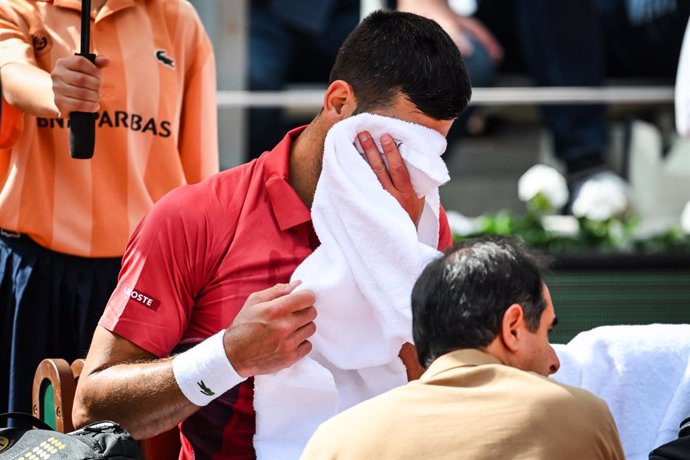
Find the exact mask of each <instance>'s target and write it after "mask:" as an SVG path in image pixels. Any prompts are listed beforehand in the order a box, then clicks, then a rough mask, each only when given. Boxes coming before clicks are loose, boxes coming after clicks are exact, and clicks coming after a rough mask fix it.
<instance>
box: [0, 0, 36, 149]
mask: <svg viewBox="0 0 690 460" xmlns="http://www.w3.org/2000/svg"><path fill="white" fill-rule="evenodd" d="M10 63H19V64H31V65H36V60H35V59H34V53H33V47H32V46H31V37H30V34H29V29H28V25H27V23H26V21H24V20H22V18H21V16H20V15H19V13H18V12H17V11H16V10H15V7H14V6H13V4H11V3H10V2H9V1H7V0H0V68H2V67H3V66H4V65H6V64H10ZM0 88H2V83H1V82H0ZM1 104H2V106H1V107H0V150H4V149H9V148H11V147H12V145H14V143H15V142H16V141H17V139H18V137H19V135H20V133H21V131H22V128H23V121H24V115H23V113H22V112H21V111H19V110H17V109H16V108H14V107H12V106H11V105H10V104H8V103H7V101H5V99H4V98H2V102H1Z"/></svg>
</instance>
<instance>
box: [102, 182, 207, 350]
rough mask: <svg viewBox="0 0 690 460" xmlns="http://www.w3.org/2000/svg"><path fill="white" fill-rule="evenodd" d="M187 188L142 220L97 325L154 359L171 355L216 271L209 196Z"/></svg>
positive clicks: (128, 246) (131, 240)
mask: <svg viewBox="0 0 690 460" xmlns="http://www.w3.org/2000/svg"><path fill="white" fill-rule="evenodd" d="M198 188H199V186H198V185H197V186H183V187H179V188H177V189H175V190H174V191H173V192H171V193H169V194H168V195H166V196H165V197H164V198H163V199H162V200H161V201H159V203H158V204H156V205H155V206H154V207H153V209H152V210H151V211H150V212H149V214H148V215H147V216H146V217H145V218H144V219H143V220H142V221H141V223H140V224H139V226H138V227H137V229H136V230H135V231H134V233H133V234H132V237H131V239H130V241H129V243H128V245H127V249H126V251H125V255H124V257H123V260H122V269H121V271H120V276H119V279H118V285H117V287H116V289H115V291H114V292H113V294H112V295H111V297H110V300H109V301H108V304H107V306H106V308H105V311H104V313H103V316H102V317H101V320H100V322H99V325H100V326H102V327H104V328H106V329H108V330H109V331H111V332H114V333H115V334H117V335H119V336H121V337H124V338H125V339H127V340H129V341H130V342H133V343H134V344H136V345H138V346H140V347H141V348H143V349H145V350H147V351H149V352H151V353H153V354H154V355H156V356H159V357H164V356H167V355H169V354H170V352H171V351H172V350H173V349H174V347H175V346H176V345H177V344H178V343H179V342H180V341H181V339H182V338H183V336H184V334H185V331H186V330H187V327H188V324H189V322H190V320H191V315H192V309H193V307H194V302H195V298H196V297H197V295H198V293H199V292H200V290H201V289H203V286H205V284H206V283H207V280H208V279H209V277H210V276H212V274H213V272H212V271H211V270H209V269H207V267H213V266H214V265H213V263H214V262H213V257H214V255H213V254H214V251H212V250H211V248H210V246H209V245H210V244H211V239H212V238H211V236H210V231H209V228H208V227H209V222H208V221H209V219H208V218H207V217H208V213H209V212H214V209H211V208H209V207H208V206H206V204H205V203H207V198H206V194H204V193H203V191H199V190H198Z"/></svg>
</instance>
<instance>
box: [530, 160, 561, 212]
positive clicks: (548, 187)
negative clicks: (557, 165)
mask: <svg viewBox="0 0 690 460" xmlns="http://www.w3.org/2000/svg"><path fill="white" fill-rule="evenodd" d="M539 193H541V194H542V195H544V197H546V199H547V200H549V203H550V204H551V207H552V208H553V209H559V208H562V207H563V206H565V204H566V203H567V202H568V184H567V183H566V181H565V178H564V177H563V176H562V175H561V174H560V173H559V172H558V171H556V170H555V169H554V168H552V167H550V166H545V165H534V166H532V167H531V168H529V169H528V170H527V171H526V172H525V173H524V174H523V175H522V177H520V180H519V181H518V196H519V197H520V200H522V201H524V202H528V201H530V200H531V199H532V198H534V197H535V196H537V195H538V194H539Z"/></svg>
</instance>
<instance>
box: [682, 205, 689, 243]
mask: <svg viewBox="0 0 690 460" xmlns="http://www.w3.org/2000/svg"><path fill="white" fill-rule="evenodd" d="M680 228H682V229H683V233H685V234H686V235H690V201H688V202H687V203H686V204H685V207H684V208H683V212H682V213H681V215H680Z"/></svg>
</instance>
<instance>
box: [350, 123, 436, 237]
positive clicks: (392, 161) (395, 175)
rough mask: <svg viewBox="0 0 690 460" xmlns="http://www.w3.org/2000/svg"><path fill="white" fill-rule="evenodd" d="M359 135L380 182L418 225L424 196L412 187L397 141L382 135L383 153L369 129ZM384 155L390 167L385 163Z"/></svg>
mask: <svg viewBox="0 0 690 460" xmlns="http://www.w3.org/2000/svg"><path fill="white" fill-rule="evenodd" d="M357 137H358V138H359V143H360V144H361V145H362V149H364V155H365V156H366V159H367V161H368V162H369V166H371V169H372V170H373V171H374V174H376V177H377V178H378V180H379V182H380V183H381V185H382V186H383V188H384V189H385V190H386V191H387V192H388V193H390V194H391V195H393V197H394V198H395V199H396V200H398V203H400V206H402V207H403V209H404V210H405V211H406V212H407V214H408V215H409V216H410V219H412V222H414V224H415V226H416V225H417V224H418V223H419V219H420V217H421V216H422V211H423V210H424V198H418V197H417V193H416V192H415V191H414V188H413V187H412V181H410V174H409V173H408V171H407V166H405V162H404V161H403V159H402V157H401V156H400V152H399V151H398V147H397V146H396V145H395V141H394V140H393V138H392V137H391V136H390V134H384V135H383V136H381V147H382V148H383V153H381V152H379V149H378V147H377V146H376V143H374V140H373V139H372V138H371V135H370V134H369V133H368V132H367V131H364V132H361V133H359V134H358V135H357ZM384 156H385V158H386V162H387V163H388V168H386V163H384V160H383V158H384Z"/></svg>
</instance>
